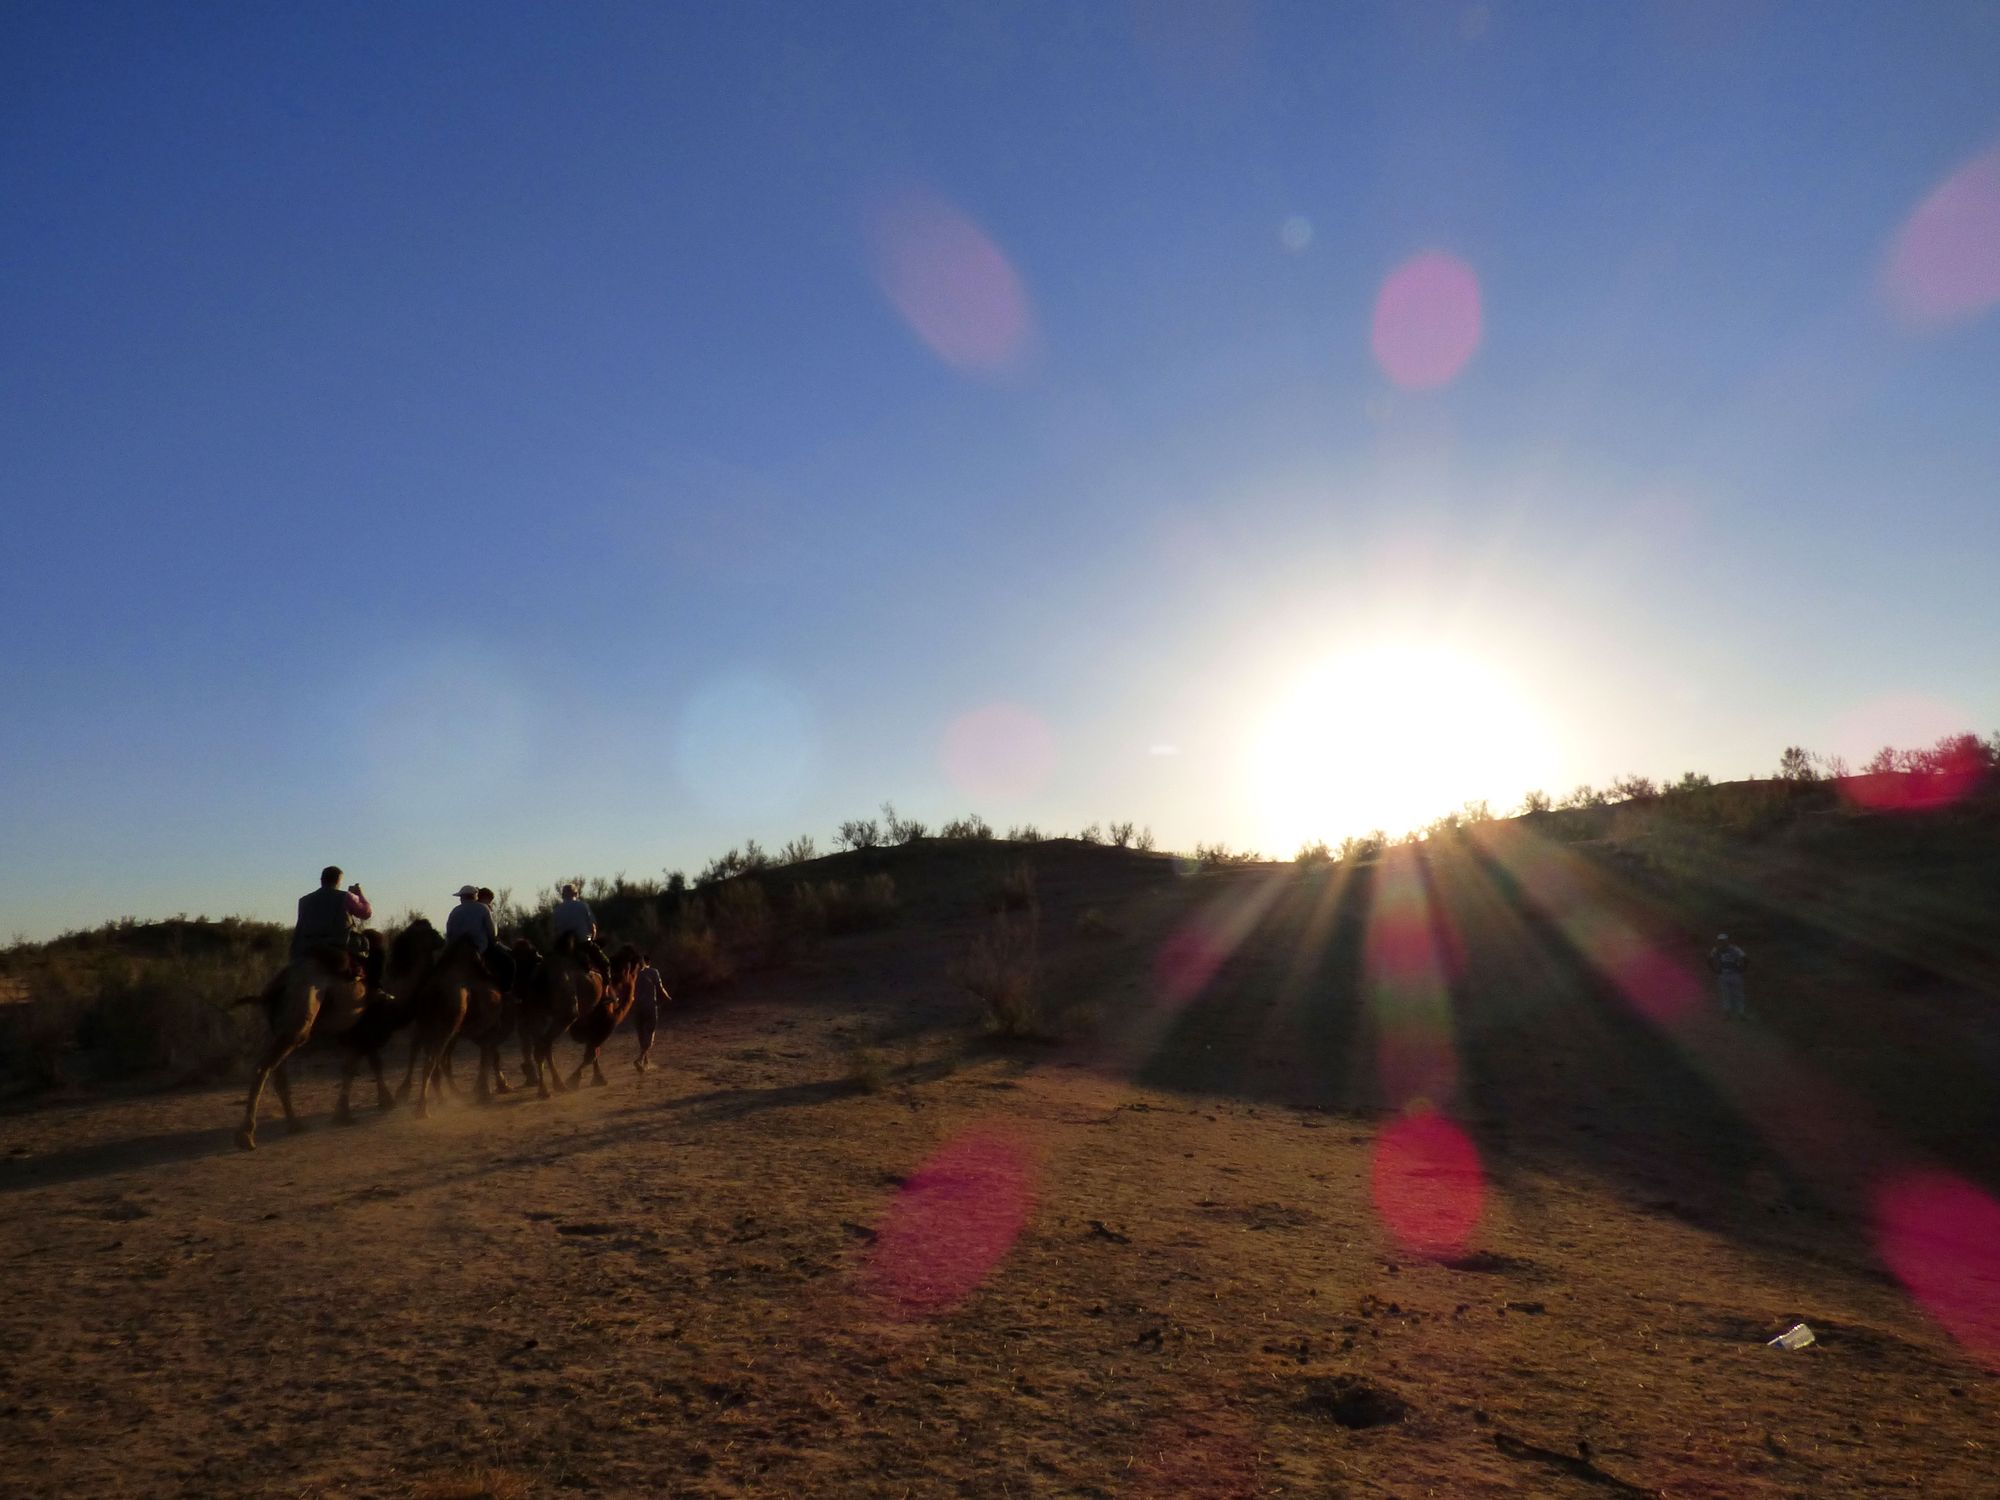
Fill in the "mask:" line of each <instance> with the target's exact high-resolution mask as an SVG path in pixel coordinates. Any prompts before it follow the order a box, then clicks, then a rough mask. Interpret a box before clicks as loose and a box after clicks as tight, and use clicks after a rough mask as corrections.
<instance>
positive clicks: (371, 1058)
mask: <svg viewBox="0 0 2000 1500" xmlns="http://www.w3.org/2000/svg"><path fill="white" fill-rule="evenodd" d="M368 1066H369V1067H370V1068H371V1069H372V1070H373V1071H374V1074H375V1107H376V1108H377V1109H394V1108H395V1107H396V1096H395V1095H394V1094H392V1093H390V1092H389V1085H388V1084H387V1083H386V1082H384V1081H383V1078H382V1051H381V1049H380V1048H379V1047H378V1048H377V1049H376V1050H375V1051H373V1052H371V1053H369V1054H368Z"/></svg>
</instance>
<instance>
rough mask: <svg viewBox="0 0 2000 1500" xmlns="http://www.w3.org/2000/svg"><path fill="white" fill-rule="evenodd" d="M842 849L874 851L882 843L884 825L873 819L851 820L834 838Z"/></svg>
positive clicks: (842, 826)
mask: <svg viewBox="0 0 2000 1500" xmlns="http://www.w3.org/2000/svg"><path fill="white" fill-rule="evenodd" d="M833 842H834V844H835V846H836V847H838V848H841V849H874V848H877V847H879V846H880V844H881V842H882V825H881V824H880V823H877V822H876V821H875V820H874V819H873V818H849V819H848V820H847V821H846V822H845V823H842V824H841V825H840V831H839V832H838V833H836V834H835V835H834V836H833Z"/></svg>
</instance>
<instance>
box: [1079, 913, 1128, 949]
mask: <svg viewBox="0 0 2000 1500" xmlns="http://www.w3.org/2000/svg"><path fill="white" fill-rule="evenodd" d="M1076 935H1077V936H1078V937H1080V938H1087V939H1089V940H1091V941H1093V942H1096V941H1101V940H1103V939H1105V938H1114V937H1116V936H1118V929H1117V928H1116V927H1113V926H1112V925H1111V922H1110V919H1109V918H1107V917H1106V916H1105V915H1104V913H1103V912H1102V911H1100V910H1098V908H1096V907H1094V906H1090V907H1085V908H1084V911H1083V914H1082V915H1081V916H1079V917H1078V918H1077V919H1076Z"/></svg>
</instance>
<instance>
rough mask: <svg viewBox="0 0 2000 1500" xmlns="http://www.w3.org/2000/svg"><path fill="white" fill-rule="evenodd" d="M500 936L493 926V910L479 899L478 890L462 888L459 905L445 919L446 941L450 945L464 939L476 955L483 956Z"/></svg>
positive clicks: (459, 894)
mask: <svg viewBox="0 0 2000 1500" xmlns="http://www.w3.org/2000/svg"><path fill="white" fill-rule="evenodd" d="M499 936H500V934H499V931H498V930H497V929H496V928H495V927H494V925H493V908H492V907H490V906H488V905H487V904H486V903H485V902H483V901H481V900H480V899H479V890H478V888H477V887H476V886H470V885H462V886H460V887H459V888H458V905H456V906H454V907H453V908H452V909H451V915H450V916H448V917H446V918H445V919H444V940H445V941H446V942H447V943H450V942H456V941H457V940H458V939H459V938H464V939H465V940H466V941H467V942H468V943H470V944H472V951H473V952H474V953H481V954H483V953H485V951H486V950H487V948H488V947H489V946H491V944H492V943H493V942H494V941H495V940H496V939H497V938H498V937H499Z"/></svg>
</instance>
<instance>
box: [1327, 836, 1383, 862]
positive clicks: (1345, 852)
mask: <svg viewBox="0 0 2000 1500" xmlns="http://www.w3.org/2000/svg"><path fill="white" fill-rule="evenodd" d="M1388 847H1389V835H1388V834H1386V833H1384V832H1383V831H1382V830H1381V829H1379V828H1378V829H1376V830H1375V831H1374V832H1373V833H1368V834H1363V835H1362V836H1361V837H1359V838H1356V837H1355V836H1354V835H1353V834H1351V833H1350V834H1349V835H1348V836H1347V837H1346V838H1344V839H1342V840H1341V841H1340V848H1339V850H1338V851H1336V852H1337V853H1338V854H1339V856H1340V860H1341V862H1342V863H1343V864H1345V863H1346V862H1347V861H1348V860H1351V859H1373V858H1374V857H1375V856H1376V855H1378V854H1380V853H1381V852H1382V851H1383V850H1384V849H1386V848H1388Z"/></svg>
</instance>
